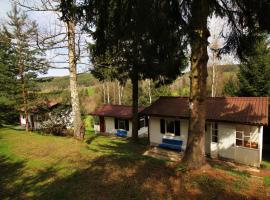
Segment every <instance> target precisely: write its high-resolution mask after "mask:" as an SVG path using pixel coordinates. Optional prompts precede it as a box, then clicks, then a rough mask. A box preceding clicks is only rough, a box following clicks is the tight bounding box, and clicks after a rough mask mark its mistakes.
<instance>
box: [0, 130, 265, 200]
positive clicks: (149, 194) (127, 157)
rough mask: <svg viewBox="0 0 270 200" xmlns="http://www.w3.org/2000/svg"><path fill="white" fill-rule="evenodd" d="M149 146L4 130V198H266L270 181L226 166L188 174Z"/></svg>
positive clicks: (0, 150)
mask: <svg viewBox="0 0 270 200" xmlns="http://www.w3.org/2000/svg"><path fill="white" fill-rule="evenodd" d="M147 148H148V146H147V143H146V141H144V140H142V141H140V143H139V144H134V143H132V142H130V141H129V140H125V139H118V138H114V137H108V136H95V135H93V134H89V135H87V139H86V141H85V142H79V141H76V140H74V139H72V138H65V137H55V136H48V135H40V134H37V133H26V132H24V131H22V130H17V129H13V128H10V127H9V128H8V127H5V128H1V129H0V174H1V175H0V199H1V200H2V199H12V200H14V199H41V200H43V199H65V200H66V199H76V200H77V199H117V200H118V199H120V200H121V199H268V198H269V196H267V194H270V193H268V192H270V191H269V180H264V179H263V177H254V176H251V175H250V174H248V173H246V172H239V171H237V170H235V169H232V168H230V167H227V166H225V165H223V164H220V163H219V164H212V167H210V168H207V169H205V170H200V171H195V172H192V173H190V172H187V171H186V170H185V168H184V167H183V166H181V164H177V163H171V162H168V161H165V160H159V159H154V158H150V157H147V156H143V155H142V153H143V152H144V151H145V150H146V149H147Z"/></svg>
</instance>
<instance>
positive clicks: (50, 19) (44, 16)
mask: <svg viewBox="0 0 270 200" xmlns="http://www.w3.org/2000/svg"><path fill="white" fill-rule="evenodd" d="M25 1H27V2H29V4H32V3H37V2H38V0H25ZM11 2H12V0H0V8H1V9H0V23H2V22H4V21H5V20H6V19H7V17H6V13H7V12H8V11H10V10H11ZM27 14H28V16H29V18H30V19H32V20H35V21H36V22H37V23H38V25H39V28H40V30H41V32H48V31H52V29H51V28H50V27H55V26H52V24H55V23H59V20H57V16H56V15H54V14H53V13H48V12H47V13H44V12H43V13H42V12H27ZM223 26H224V22H223V21H222V20H221V19H211V20H210V22H209V28H210V32H211V35H213V34H217V32H219V31H220V30H221V29H222V28H223ZM56 29H57V28H56ZM57 30H58V29H57ZM212 39H213V38H211V37H210V38H209V40H208V41H209V42H211V41H212ZM84 40H86V41H91V40H89V38H87V37H85V36H83V37H82V41H84ZM221 43H222V41H221ZM57 53H60V54H67V49H62V50H60V51H59V50H58V51H50V52H47V59H48V60H53V61H55V62H59V61H63V60H67V56H58V57H56V58H54V57H55V55H56V54H57ZM85 55H87V56H88V53H87V52H85ZM209 57H210V59H209V63H210V64H211V54H209ZM81 62H83V63H89V58H88V57H85V58H82V60H81ZM218 63H219V64H226V63H230V64H231V63H237V61H236V59H235V58H233V56H231V55H229V56H224V57H223V58H222V60H220V61H218ZM67 66H68V63H64V64H63V63H62V64H54V67H60V68H63V67H67ZM89 68H90V66H89V65H78V69H77V71H78V72H84V71H88V70H89ZM187 71H188V69H187ZM68 74H69V71H68V70H67V69H49V71H48V73H47V74H46V75H40V76H65V75H68Z"/></svg>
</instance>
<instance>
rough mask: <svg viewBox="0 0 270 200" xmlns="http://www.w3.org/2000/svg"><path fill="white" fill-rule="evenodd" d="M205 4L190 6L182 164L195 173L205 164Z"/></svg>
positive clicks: (201, 1) (197, 2)
mask: <svg viewBox="0 0 270 200" xmlns="http://www.w3.org/2000/svg"><path fill="white" fill-rule="evenodd" d="M208 3H209V2H208V0H194V1H193V2H192V9H191V13H192V18H191V23H192V30H193V31H192V32H191V33H190V36H191V60H190V61H191V71H190V98H189V106H190V120H189V134H188V141H187V148H186V151H185V155H184V157H183V163H184V164H185V165H186V166H187V168H189V169H197V168H200V167H201V166H203V165H204V164H205V148H204V141H205V113H206V103H205V99H206V79H207V62H208V54H207V46H208V42H207V38H208V37H209V31H208V29H207V17H208V16H209V7H208Z"/></svg>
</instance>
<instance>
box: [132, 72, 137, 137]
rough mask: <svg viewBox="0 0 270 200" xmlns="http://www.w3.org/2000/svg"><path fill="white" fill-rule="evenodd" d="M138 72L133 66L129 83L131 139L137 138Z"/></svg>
mask: <svg viewBox="0 0 270 200" xmlns="http://www.w3.org/2000/svg"><path fill="white" fill-rule="evenodd" d="M138 82H139V81H138V72H137V70H136V68H135V67H134V68H133V71H132V77H131V83H132V139H133V140H134V141H136V140H138V127H139V126H138V121H139V115H138V96H139V95H138V85H139V83H138Z"/></svg>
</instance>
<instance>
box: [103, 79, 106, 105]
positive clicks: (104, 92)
mask: <svg viewBox="0 0 270 200" xmlns="http://www.w3.org/2000/svg"><path fill="white" fill-rule="evenodd" d="M102 90H103V103H104V104H105V103H106V88H105V83H104V82H103V83H102Z"/></svg>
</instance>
